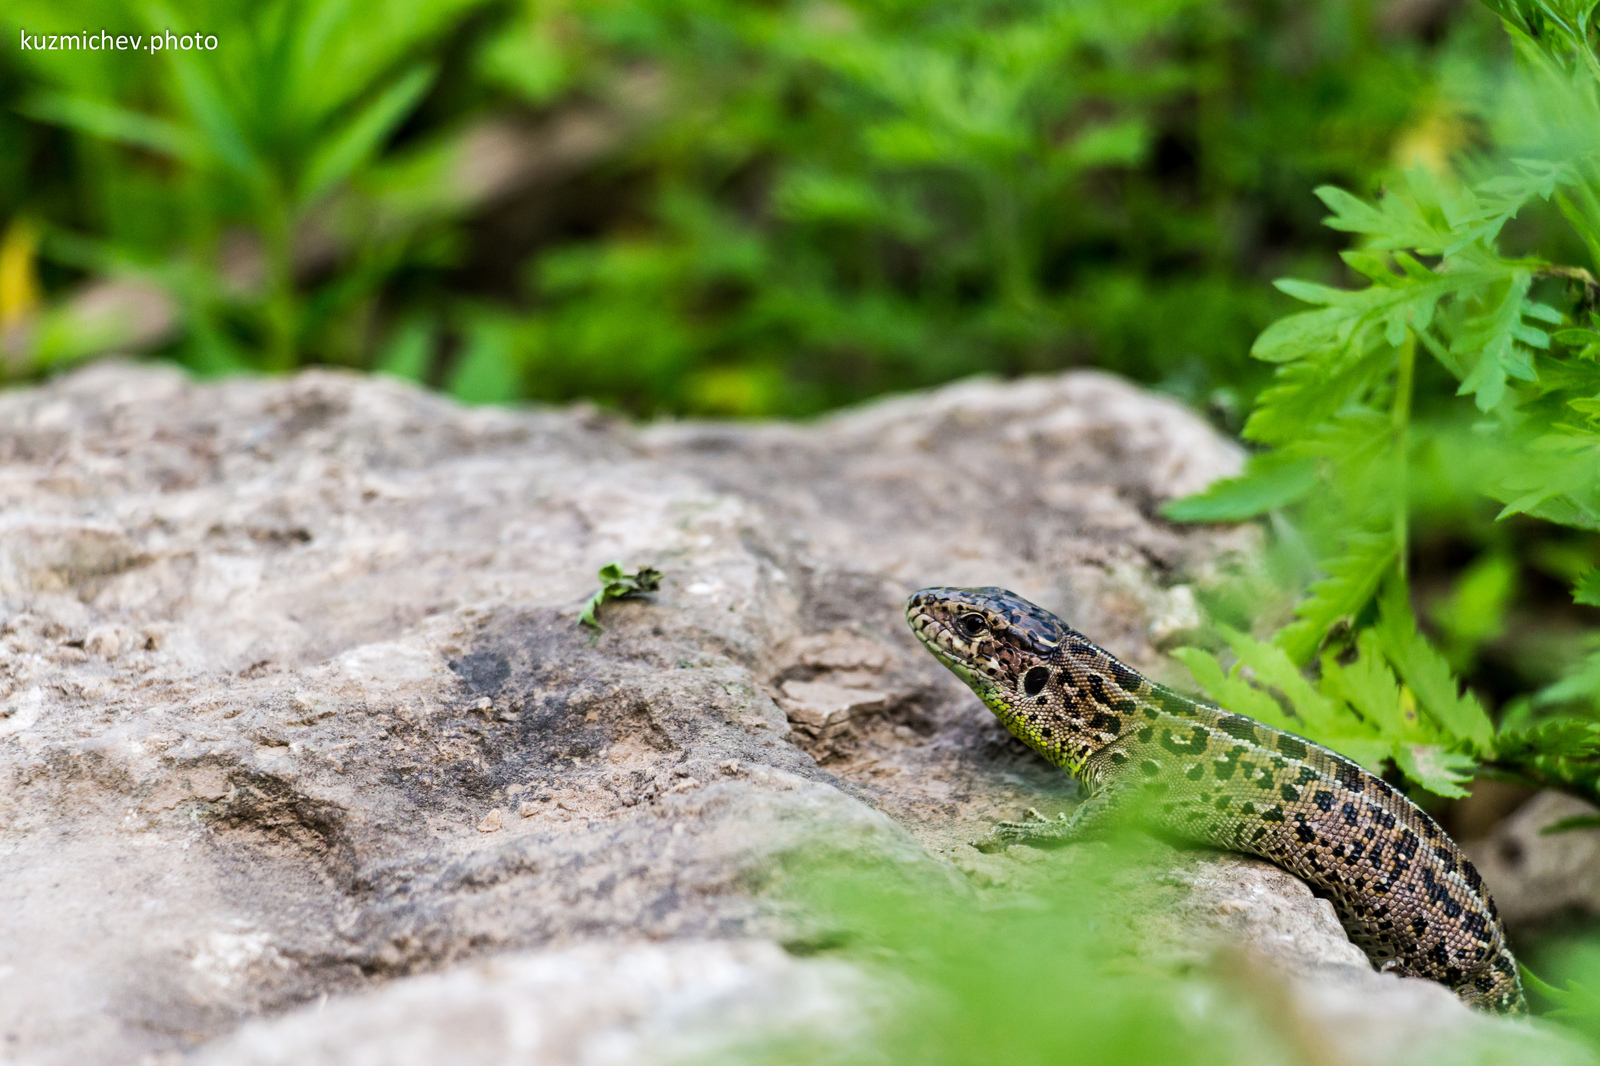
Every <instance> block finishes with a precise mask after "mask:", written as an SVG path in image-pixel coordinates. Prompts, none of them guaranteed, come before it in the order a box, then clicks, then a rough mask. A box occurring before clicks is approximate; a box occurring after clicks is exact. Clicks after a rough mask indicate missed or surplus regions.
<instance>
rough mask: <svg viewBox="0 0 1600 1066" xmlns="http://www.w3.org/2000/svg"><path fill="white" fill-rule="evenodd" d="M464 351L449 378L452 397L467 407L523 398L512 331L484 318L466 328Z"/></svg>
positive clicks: (498, 321) (500, 322) (503, 323)
mask: <svg viewBox="0 0 1600 1066" xmlns="http://www.w3.org/2000/svg"><path fill="white" fill-rule="evenodd" d="M465 347H466V350H465V351H464V352H463V353H462V355H461V362H460V363H459V364H458V365H457V367H456V369H455V372H454V373H453V374H451V375H450V380H449V383H448V386H447V387H448V388H449V390H450V393H451V395H453V396H455V397H456V398H457V399H458V400H462V401H465V402H466V403H510V402H511V401H513V400H516V399H518V398H519V397H520V396H521V395H522V366H521V361H520V360H519V358H518V355H517V349H516V336H515V327H514V326H513V324H512V323H510V322H509V321H504V320H501V319H499V318H491V317H488V316H483V317H480V318H477V319H475V320H474V321H473V322H472V323H471V325H470V326H469V327H468V332H467V339H466V346H465Z"/></svg>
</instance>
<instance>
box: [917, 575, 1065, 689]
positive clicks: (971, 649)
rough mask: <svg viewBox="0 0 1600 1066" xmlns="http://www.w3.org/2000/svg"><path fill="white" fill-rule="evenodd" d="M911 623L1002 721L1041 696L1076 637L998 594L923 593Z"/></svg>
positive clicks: (1042, 613) (1044, 614)
mask: <svg viewBox="0 0 1600 1066" xmlns="http://www.w3.org/2000/svg"><path fill="white" fill-rule="evenodd" d="M906 621H907V622H909V623H911V630H912V632H914V633H915V634H916V635H917V639H918V640H920V641H922V643H923V645H924V646H925V647H926V648H927V649H928V650H929V651H931V652H932V653H933V655H934V657H935V658H936V659H938V660H939V661H940V662H942V663H944V665H945V666H947V667H949V668H950V671H951V672H952V673H954V674H955V675H956V676H957V677H959V678H961V680H963V681H965V682H966V683H967V684H968V685H969V686H971V688H972V690H973V691H974V692H976V693H977V694H978V696H979V697H980V698H981V699H982V700H983V702H984V703H987V704H988V705H989V707H990V709H991V710H993V711H994V712H995V713H996V714H998V715H1000V717H1001V718H1002V719H1007V718H1008V717H1009V715H1010V713H1011V709H1012V708H1013V707H1015V706H1017V705H1019V704H1020V703H1021V702H1022V700H1023V699H1025V698H1029V697H1037V696H1038V695H1039V691H1040V689H1041V688H1042V687H1043V685H1044V681H1045V679H1046V678H1047V677H1048V676H1049V673H1050V664H1051V663H1052V662H1053V661H1054V660H1055V656H1056V649H1057V647H1058V646H1059V645H1060V643H1061V641H1062V639H1063V638H1065V637H1066V636H1068V635H1069V634H1070V633H1072V630H1071V629H1070V628H1069V627H1068V626H1067V624H1066V623H1065V622H1063V621H1061V619H1059V618H1057V617H1056V616H1055V615H1053V614H1051V613H1050V612H1049V611H1046V610H1044V609H1042V608H1040V607H1036V606H1034V605H1033V604H1031V603H1029V602H1028V601H1027V600H1025V599H1023V598H1022V597H1021V596H1018V595H1017V594H1016V593H1014V592H1009V591H1007V590H1006V589H998V588H978V589H958V588H931V589H923V590H922V591H921V592H918V593H916V594H915V595H914V596H912V597H911V599H910V600H909V601H907V603H906Z"/></svg>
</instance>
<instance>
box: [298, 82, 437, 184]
mask: <svg viewBox="0 0 1600 1066" xmlns="http://www.w3.org/2000/svg"><path fill="white" fill-rule="evenodd" d="M435 73H436V71H435V69H434V67H433V66H431V65H429V64H419V65H417V66H415V67H412V68H411V69H410V70H408V71H406V72H405V73H404V74H402V75H401V76H400V77H399V78H397V79H396V80H395V82H394V84H393V85H390V86H389V87H388V88H387V89H385V90H384V91H383V92H382V93H380V94H378V97H377V98H376V99H375V100H373V101H372V102H371V103H370V104H368V105H367V106H366V107H365V108H363V109H362V110H361V111H360V112H358V113H357V114H356V115H355V116H354V117H353V118H351V119H350V120H349V121H348V122H347V123H345V125H344V128H343V129H341V130H340V131H339V132H338V134H337V135H336V136H333V137H330V138H328V139H327V140H326V141H325V142H324V143H323V144H322V145H321V146H320V147H318V149H317V151H316V153H315V154H314V155H313V156H312V157H311V160H310V162H309V163H307V165H306V169H305V173H304V174H303V175H302V177H301V180H300V190H299V193H300V195H299V198H300V200H301V202H304V203H308V202H310V201H312V200H315V199H316V198H317V197H319V196H321V195H322V194H323V193H325V192H327V191H328V190H329V189H331V188H332V187H333V186H335V185H337V184H338V183H339V182H341V181H344V180H345V179H346V178H348V177H349V176H350V175H351V174H352V173H354V172H355V171H356V170H357V169H359V168H360V167H361V165H362V164H363V163H365V162H366V161H367V160H369V159H370V158H371V157H372V156H373V154H374V153H376V152H377V150H378V148H379V147H380V146H381V145H382V144H383V142H384V141H385V140H386V139H387V138H388V137H389V135H390V134H391V133H393V132H394V130H395V128H396V127H397V126H399V125H400V123H401V122H402V121H403V120H404V119H405V117H406V116H407V115H409V114H410V113H411V111H412V109H413V108H415V107H416V106H417V103H418V101H420V100H421V99H422V96H423V94H424V93H426V92H427V91H428V87H429V86H430V85H432V84H433V78H434V74H435Z"/></svg>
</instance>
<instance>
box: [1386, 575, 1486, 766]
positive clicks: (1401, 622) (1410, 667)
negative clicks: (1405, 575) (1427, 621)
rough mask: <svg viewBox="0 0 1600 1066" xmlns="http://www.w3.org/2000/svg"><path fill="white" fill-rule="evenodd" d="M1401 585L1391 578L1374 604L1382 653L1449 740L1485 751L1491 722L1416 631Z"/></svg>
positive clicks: (1480, 705) (1445, 663)
mask: <svg viewBox="0 0 1600 1066" xmlns="http://www.w3.org/2000/svg"><path fill="white" fill-rule="evenodd" d="M1405 596H1406V592H1405V586H1404V584H1403V583H1401V582H1399V581H1394V582H1391V583H1390V584H1389V586H1388V587H1387V588H1386V589H1385V590H1384V593H1383V596H1382V598H1381V600H1380V602H1379V605H1378V624H1377V626H1376V630H1375V631H1376V632H1377V634H1378V640H1379V642H1380V643H1381V645H1382V647H1383V653H1384V655H1385V657H1387V658H1388V660H1389V662H1391V663H1393V664H1394V667H1395V669H1396V670H1397V671H1398V672H1399V674H1400V677H1401V678H1402V679H1403V680H1404V681H1405V683H1406V685H1407V686H1408V687H1409V688H1410V689H1411V691H1412V692H1414V693H1416V696H1417V702H1418V704H1419V705H1420V706H1421V707H1422V709H1423V710H1424V711H1426V712H1427V713H1428V714H1429V715H1430V716H1431V717H1432V718H1433V720H1434V722H1435V723H1436V724H1437V725H1438V726H1439V728H1440V729H1441V731H1442V733H1443V735H1444V737H1446V738H1448V739H1449V740H1452V741H1454V740H1461V741H1466V742H1468V743H1470V744H1471V745H1472V747H1473V749H1474V750H1475V751H1477V752H1479V753H1480V754H1483V755H1485V756H1488V755H1490V754H1491V753H1492V752H1493V750H1494V724H1493V723H1492V722H1490V720H1489V715H1488V714H1487V713H1486V712H1485V711H1484V709H1483V705H1482V704H1480V703H1479V702H1478V698H1477V697H1476V696H1474V695H1473V694H1472V693H1471V692H1464V691H1462V689H1461V686H1460V684H1459V682H1457V681H1456V678H1455V675H1454V674H1453V673H1451V671H1450V664H1449V662H1447V661H1446V660H1445V657H1444V656H1443V655H1441V654H1439V652H1438V651H1437V650H1436V649H1435V648H1434V647H1433V645H1431V644H1429V643H1428V640H1427V638H1426V637H1424V636H1423V635H1422V634H1421V633H1420V632H1418V631H1417V623H1416V619H1415V618H1414V617H1412V614H1411V606H1410V604H1408V603H1407V602H1406V599H1405Z"/></svg>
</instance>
